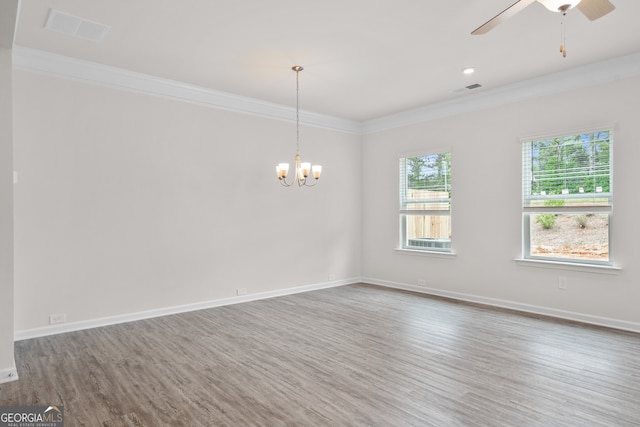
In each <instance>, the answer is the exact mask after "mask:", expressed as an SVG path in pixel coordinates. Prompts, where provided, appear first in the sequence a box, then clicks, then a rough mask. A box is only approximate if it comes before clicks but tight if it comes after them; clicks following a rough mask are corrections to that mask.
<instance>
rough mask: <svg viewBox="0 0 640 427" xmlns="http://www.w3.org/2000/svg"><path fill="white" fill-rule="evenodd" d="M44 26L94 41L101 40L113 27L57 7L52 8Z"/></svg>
mask: <svg viewBox="0 0 640 427" xmlns="http://www.w3.org/2000/svg"><path fill="white" fill-rule="evenodd" d="M44 27H45V28H46V29H47V30H52V31H57V32H60V33H64V34H67V35H69V36H73V37H78V38H81V39H84V40H90V41H93V42H99V41H101V40H102V39H103V38H104V36H106V35H107V33H108V32H109V30H110V29H111V27H109V26H108V25H104V24H99V23H97V22H93V21H89V20H87V19H84V18H80V17H79V16H74V15H71V14H69V13H66V12H61V11H59V10H56V9H51V12H50V13H49V18H48V19H47V23H46V24H45V25H44Z"/></svg>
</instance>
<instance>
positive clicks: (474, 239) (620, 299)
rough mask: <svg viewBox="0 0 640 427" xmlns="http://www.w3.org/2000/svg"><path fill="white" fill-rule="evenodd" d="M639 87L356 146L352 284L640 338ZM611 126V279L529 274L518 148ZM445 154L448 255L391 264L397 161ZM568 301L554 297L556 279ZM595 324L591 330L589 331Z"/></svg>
mask: <svg viewBox="0 0 640 427" xmlns="http://www.w3.org/2000/svg"><path fill="white" fill-rule="evenodd" d="M638 111H640V79H638V78H633V79H627V80H620V81H617V82H615V83H611V84H606V85H601V86H597V87H592V88H589V89H585V90H580V91H573V92H563V93H558V94H556V95H552V96H545V97H542V98H537V99H534V100H529V101H526V102H521V103H518V104H511V105H505V106H503V107H496V108H491V109H487V110H484V111H479V112H472V113H466V114H461V115H458V116H455V117H449V118H443V119H438V120H433V121H429V122H426V123H422V124H417V125H412V126H406V127H403V128H398V129H393V130H387V131H384V132H379V133H375V134H370V135H366V136H365V137H364V140H363V164H364V165H366V166H365V167H364V169H363V186H364V187H363V205H362V209H363V242H362V247H363V276H364V277H365V278H368V279H369V280H370V281H373V282H376V283H381V284H390V285H397V286H399V287H407V288H415V289H420V288H421V287H420V286H418V282H419V281H421V280H425V282H426V285H423V287H424V288H425V290H427V292H434V293H439V294H443V295H451V296H456V297H462V298H466V299H470V300H478V301H485V302H493V303H497V304H499V305H505V306H513V307H519V308H525V309H526V308H531V309H532V310H533V311H539V312H549V313H552V314H556V315H561V316H563V315H567V317H572V318H586V319H587V320H589V321H594V322H596V323H603V324H613V325H621V326H622V327H625V328H626V327H628V328H630V329H637V330H640V309H639V308H638V301H640V266H639V264H638V258H639V255H640V254H639V253H638V241H640V231H639V227H640V225H639V224H638V220H637V216H638V210H639V209H640V201H639V200H640V197H639V195H640V194H639V193H638V182H639V181H638V176H637V170H638V159H640V156H639V154H640V148H639V146H640V144H638V135H639V134H640V122H639V121H638ZM602 123H615V124H616V127H615V131H614V144H615V145H614V168H615V172H614V188H615V190H614V191H615V194H614V197H615V202H614V203H615V206H614V219H613V221H612V224H611V227H612V232H613V235H612V239H611V242H612V244H613V247H612V251H613V252H614V257H615V264H616V265H618V266H620V267H622V271H621V272H619V274H596V273H593V272H582V271H574V270H556V269H552V268H537V267H529V266H523V265H519V264H517V263H516V262H515V261H514V260H515V259H516V258H519V257H520V256H521V213H520V205H521V166H520V162H521V147H520V143H519V137H522V136H529V135H533V134H540V133H547V132H554V131H563V130H572V129H580V128H584V127H589V126H592V125H594V124H602ZM440 147H449V148H450V149H451V152H452V168H453V174H454V175H453V177H452V191H453V201H452V235H453V236H452V244H453V246H454V249H455V252H456V253H457V255H456V256H455V257H443V256H431V257H430V256H411V255H404V254H400V253H397V252H396V251H395V249H396V248H397V246H398V201H397V197H398V196H397V195H398V187H397V186H398V161H397V159H398V157H401V156H402V155H403V154H407V153H412V154H419V153H420V152H423V153H429V152H430V150H433V149H438V148H440ZM560 275H562V276H565V277H567V279H568V290H566V291H561V290H559V289H558V277H559V276H560ZM600 320H602V322H600Z"/></svg>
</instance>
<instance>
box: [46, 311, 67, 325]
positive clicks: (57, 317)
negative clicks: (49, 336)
mask: <svg viewBox="0 0 640 427" xmlns="http://www.w3.org/2000/svg"><path fill="white" fill-rule="evenodd" d="M66 321H67V315H66V314H65V313H59V314H51V315H49V324H50V325H56V324H58V323H64V322H66Z"/></svg>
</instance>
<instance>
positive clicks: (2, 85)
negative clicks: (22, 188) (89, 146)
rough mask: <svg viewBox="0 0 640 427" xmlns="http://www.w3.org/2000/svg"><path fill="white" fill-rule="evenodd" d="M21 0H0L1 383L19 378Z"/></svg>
mask: <svg viewBox="0 0 640 427" xmlns="http://www.w3.org/2000/svg"><path fill="white" fill-rule="evenodd" d="M17 16H18V0H10V1H3V2H1V3H0V383H3V382H6V381H10V380H13V379H17V376H16V374H17V373H16V370H15V363H14V359H13V114H12V102H11V101H12V78H13V61H12V54H11V49H12V48H13V39H14V35H15V26H16V19H17Z"/></svg>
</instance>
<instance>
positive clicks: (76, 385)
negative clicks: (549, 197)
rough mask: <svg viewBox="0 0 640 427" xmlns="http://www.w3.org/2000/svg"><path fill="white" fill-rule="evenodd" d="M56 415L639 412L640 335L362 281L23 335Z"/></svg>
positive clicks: (348, 421)
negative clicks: (45, 334) (52, 333)
mask: <svg viewBox="0 0 640 427" xmlns="http://www.w3.org/2000/svg"><path fill="white" fill-rule="evenodd" d="M16 362H17V366H18V373H19V376H20V380H19V381H17V382H12V383H7V384H2V385H0V406H6V405H35V404H40V405H49V404H62V405H64V410H65V421H66V423H65V426H69V427H70V426H82V425H86V426H128V425H144V426H254V425H256V426H328V425H330V426H447V427H448V426H640V335H638V334H633V333H627V332H619V331H614V330H608V329H605V328H597V327H590V326H586V325H580V324H575V323H570V322H562V321H556V320H551V319H544V318H535V317H533V316H525V315H519V314H516V313H512V312H508V311H506V310H496V309H489V308H483V307H480V306H475V305H468V304H462V303H456V302H452V301H448V300H444V299H438V298H431V297H426V296H423V295H418V294H413V293H409V292H403V291H397V290H392V289H385V288H380V287H375V286H369V285H363V284H357V285H350V286H343V287H339V288H333V289H326V290H321V291H315V292H308V293H304V294H296V295H290V296H286V297H280V298H273V299H268V300H262V301H256V302H249V303H244V304H237V305H233V306H226V307H219V308H213V309H208V310H202V311H197V312H191V313H184V314H179V315H174V316H167V317H162V318H155V319H151V320H145V321H139V322H132V323H126V324H121V325H115V326H109V327H104V328H97V329H92V330H86V331H78V332H73V333H68V334H61V335H56V336H49V337H43V338H37V339H31V340H25V341H20V342H17V343H16Z"/></svg>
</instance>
